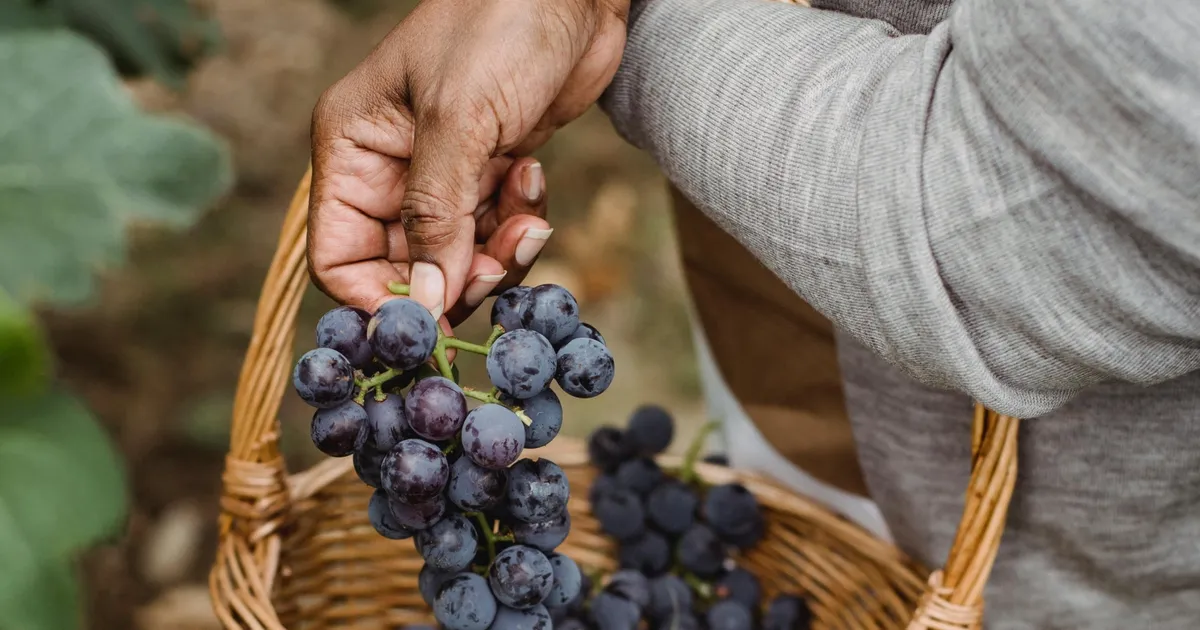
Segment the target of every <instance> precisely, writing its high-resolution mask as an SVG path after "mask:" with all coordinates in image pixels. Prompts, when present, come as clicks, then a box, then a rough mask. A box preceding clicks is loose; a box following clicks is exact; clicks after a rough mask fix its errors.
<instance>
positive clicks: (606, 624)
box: [590, 591, 642, 630]
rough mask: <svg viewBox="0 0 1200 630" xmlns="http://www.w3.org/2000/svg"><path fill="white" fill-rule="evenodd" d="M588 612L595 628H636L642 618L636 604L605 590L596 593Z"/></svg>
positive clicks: (614, 629)
mask: <svg viewBox="0 0 1200 630" xmlns="http://www.w3.org/2000/svg"><path fill="white" fill-rule="evenodd" d="M590 612H591V615H592V624H593V625H594V626H595V627H596V630H637V627H638V622H639V621H641V619H642V610H641V608H639V607H638V605H637V604H635V603H633V602H631V601H629V600H628V599H625V598H624V597H621V596H620V595H615V594H613V593H609V592H607V591H601V592H600V593H597V594H596V597H595V598H593V599H592V607H591V611H590Z"/></svg>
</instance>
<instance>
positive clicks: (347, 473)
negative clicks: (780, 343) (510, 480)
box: [209, 171, 1018, 630]
mask: <svg viewBox="0 0 1200 630" xmlns="http://www.w3.org/2000/svg"><path fill="white" fill-rule="evenodd" d="M310 175H311V171H310V173H309V174H306V175H305V176H304V178H303V179H302V181H301V183H300V185H299V187H298V188H297V190H296V193H295V196H294V198H293V199H292V203H291V205H290V207H289V209H288V212H287V216H286V218H285V220H284V225H283V229H282V233H281V235H280V239H279V245H278V249H277V251H276V253H275V257H274V259H273V261H272V263H271V267H270V269H269V271H268V274H267V278H266V281H265V283H264V285H263V290H262V296H261V298H260V300H259V304H258V311H257V314H256V316H255V321H254V333H253V336H252V338H251V342H250V348H249V349H248V351H247V353H246V358H245V362H244V364H243V367H242V372H241V376H240V379H239V383H238V391H237V396H236V398H235V401H234V410H233V428H232V438H231V444H230V450H229V455H228V456H227V458H226V464H225V473H224V475H223V482H224V492H223V496H222V499H221V515H220V522H219V525H220V543H219V545H218V550H217V557H216V561H215V563H214V566H213V569H212V572H211V574H210V578H209V588H210V592H211V595H212V600H213V606H214V609H215V610H216V613H217V615H218V617H219V618H220V620H221V622H222V624H223V625H224V626H225V627H226V628H230V629H233V628H248V629H254V630H284V629H289V630H325V629H331V630H332V629H337V630H348V629H355V630H383V629H385V628H395V627H399V626H402V625H404V624H410V623H430V622H431V620H432V617H431V615H430V613H429V611H428V609H427V608H426V606H425V605H424V602H423V601H422V599H421V596H420V593H419V592H418V589H417V574H418V572H419V570H420V568H421V565H422V560H421V558H420V556H419V555H417V553H416V551H415V549H414V547H413V545H412V543H411V542H408V541H399V542H397V541H391V540H387V539H385V538H383V537H382V536H379V535H378V534H377V533H376V532H375V530H374V528H372V526H371V525H370V523H369V521H368V520H367V510H366V505H367V501H368V499H369V497H370V494H371V489H370V488H368V487H367V486H366V485H364V484H363V483H362V482H361V481H359V480H358V478H357V476H356V475H355V474H354V471H353V470H352V465H351V462H350V460H349V458H342V459H330V460H327V461H325V462H322V463H321V464H318V465H317V466H314V467H313V468H311V469H309V470H306V471H303V472H300V473H297V474H294V475H290V476H289V475H288V473H287V470H286V468H285V465H284V461H283V458H282V456H281V455H280V450H279V424H278V420H277V417H276V414H277V412H278V410H279V402H280V400H281V398H282V396H283V395H284V392H285V390H286V389H287V383H288V378H289V376H290V373H291V363H292V361H293V356H292V341H293V337H294V334H295V318H296V313H297V311H298V309H299V306H300V298H301V296H302V294H303V293H304V290H305V287H306V286H307V284H308V275H307V270H306V265H305V248H306V217H307V210H308V185H309V178H310ZM1017 424H1018V423H1017V420H1015V419H1013V418H1009V417H1006V416H1000V415H997V414H994V413H992V412H990V411H987V410H985V409H983V408H982V407H977V408H976V414H975V424H974V427H975V429H974V437H973V443H972V453H973V463H972V473H971V478H970V481H969V485H968V487H967V493H966V507H965V509H964V512H963V516H962V520H961V522H960V524H959V529H958V534H957V536H956V539H955V542H954V546H953V548H952V550H951V552H950V557H949V558H948V559H947V562H946V565H945V568H944V569H943V570H941V571H936V572H934V573H932V574H929V573H927V572H926V571H925V570H924V569H922V568H921V567H918V566H916V565H915V564H914V563H912V562H910V561H909V560H907V559H906V558H905V556H904V555H903V554H902V553H901V552H900V551H898V550H897V549H895V548H894V547H892V546H890V545H888V544H886V543H884V542H881V541H879V540H877V539H875V538H873V537H871V535H870V534H868V533H867V532H866V531H865V530H862V529H861V528H859V527H857V526H855V525H853V524H851V523H850V522H848V521H846V520H845V519H843V518H841V517H839V516H837V515H835V514H833V513H832V512H830V511H829V510H827V509H826V508H824V507H822V506H820V505H818V504H816V503H814V502H812V501H809V500H807V499H804V498H803V497H799V496H796V495H795V494H792V493H791V492H789V491H788V490H785V489H783V488H782V487H780V486H778V485H776V484H775V483H773V482H771V481H770V480H767V479H765V478H762V477H760V476H757V475H754V474H748V473H745V472H740V471H735V470H730V469H727V468H722V467H715V466H708V465H703V464H701V465H698V466H697V471H698V472H699V474H700V476H701V477H702V478H703V479H705V480H706V481H708V482H711V483H723V482H727V481H735V480H736V481H739V482H741V483H743V484H745V485H746V487H747V488H749V489H750V490H751V491H753V492H754V493H755V494H756V495H757V496H758V498H759V500H760V502H761V503H762V505H763V508H764V510H765V512H766V514H767V529H766V535H765V537H764V539H763V541H762V542H761V543H760V544H759V545H758V546H757V547H756V548H755V549H753V550H751V551H749V552H747V553H745V554H744V555H743V556H742V558H741V560H740V562H741V564H742V565H743V566H744V567H746V568H747V569H749V570H751V571H752V572H754V573H755V574H756V575H757V576H758V577H759V579H760V580H761V581H762V584H763V587H764V591H766V595H767V596H771V595H774V594H775V593H778V592H790V593H804V594H806V595H807V596H808V597H809V599H810V603H811V605H812V608H813V612H814V614H815V617H816V619H817V621H816V625H815V627H817V628H845V629H848V630H849V629H854V630H857V629H864V630H865V629H868V628H870V629H875V628H879V629H899V628H907V629H909V630H965V629H975V628H979V627H981V625H982V617H983V587H984V584H985V582H986V581H987V577H988V575H989V573H990V572H991V568H992V564H993V562H994V561H995V557H996V551H997V548H998V546H999V541H1000V535H1001V533H1002V531H1003V528H1004V519H1005V515H1006V513H1007V510H1008V504H1009V501H1010V500H1011V497H1012V491H1013V486H1014V484H1015V480H1016V455H1017V448H1016V435H1017V433H1016V430H1017ZM964 446H965V445H964ZM536 455H537V456H544V457H547V458H549V459H552V460H554V461H555V462H556V463H558V464H559V465H560V466H562V468H563V469H564V470H565V471H566V472H567V475H568V477H569V479H570V482H571V495H572V498H571V500H570V503H569V505H568V509H569V510H570V513H571V518H572V530H571V534H570V536H569V537H568V539H567V541H566V542H565V543H564V544H563V546H562V547H560V548H559V551H561V552H563V553H566V554H567V555H569V556H571V557H572V558H574V559H575V560H576V561H577V562H579V563H580V564H581V565H583V566H586V567H589V568H595V569H602V570H610V569H613V568H615V564H616V563H615V560H614V553H615V548H614V547H613V544H612V542H610V541H609V540H608V539H607V538H606V537H605V536H603V535H602V534H601V533H600V528H599V525H598V524H597V523H596V521H595V520H594V519H593V518H592V517H591V516H590V514H589V507H588V505H587V501H586V499H584V498H582V497H586V496H587V491H586V489H587V487H588V485H589V484H590V483H591V480H592V476H593V473H592V471H591V469H590V468H589V467H588V465H587V457H586V453H585V449H584V448H583V445H582V444H581V443H579V442H578V441H576V440H570V439H568V438H559V439H558V440H556V441H555V442H554V443H552V444H551V445H550V446H548V447H546V448H543V449H539V450H538V451H536Z"/></svg>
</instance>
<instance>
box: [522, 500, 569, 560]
mask: <svg viewBox="0 0 1200 630" xmlns="http://www.w3.org/2000/svg"><path fill="white" fill-rule="evenodd" d="M511 522H512V531H513V540H514V541H515V542H516V543H517V544H521V545H527V546H529V547H533V548H534V549H537V550H538V551H541V552H542V553H550V552H551V551H554V550H555V549H556V548H557V547H558V546H559V545H561V544H562V543H563V541H564V540H566V539H567V534H569V533H571V513H570V512H568V511H566V510H563V511H562V514H559V515H558V516H557V517H556V518H552V519H550V520H548V521H543V522H541V523H525V522H523V521H518V520H515V519H513V520H512V521H511Z"/></svg>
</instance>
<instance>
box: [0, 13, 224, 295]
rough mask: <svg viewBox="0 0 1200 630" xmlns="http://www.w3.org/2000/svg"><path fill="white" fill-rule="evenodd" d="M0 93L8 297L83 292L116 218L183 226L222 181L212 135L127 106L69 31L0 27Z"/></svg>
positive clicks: (117, 238) (102, 259)
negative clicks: (9, 30)
mask: <svg viewBox="0 0 1200 630" xmlns="http://www.w3.org/2000/svg"><path fill="white" fill-rule="evenodd" d="M0 102H2V103H4V104H5V112H4V116H3V117H0V146H3V147H4V151H3V152H0V289H4V290H7V291H8V292H9V294H11V295H12V296H13V297H14V298H15V299H17V300H18V301H19V302H28V301H31V300H52V301H58V302H80V301H82V300H85V299H87V298H88V297H89V296H90V294H91V292H92V289H93V282H94V281H93V278H92V273H93V271H95V269H96V267H102V266H108V265H112V264H115V263H117V262H120V261H121V260H122V259H123V257H124V252H125V239H124V233H125V228H126V224H127V223H129V222H131V221H134V220H154V221H162V222H167V223H169V224H171V225H174V226H185V225H188V224H190V223H192V222H194V221H195V220H196V218H197V217H198V216H199V214H200V211H201V210H203V209H204V208H206V207H208V206H210V205H211V204H212V203H213V202H215V201H216V200H217V199H218V198H219V197H220V195H221V194H223V193H224V191H226V190H227V189H228V188H229V186H230V184H231V183H232V169H231V165H230V159H229V154H228V151H227V150H226V148H225V146H224V144H223V143H221V142H220V141H219V140H218V139H216V138H215V137H214V136H213V135H212V134H210V133H209V132H207V131H205V130H203V129H201V128H199V127H196V126H193V125H190V124H187V123H185V122H183V121H179V120H173V119H170V118H166V117H161V116H150V115H147V114H145V113H143V112H141V111H140V110H138V109H137V107H136V106H135V105H134V103H133V102H132V100H131V99H130V97H129V95H128V94H127V93H126V91H125V89H124V87H123V86H122V84H121V83H120V80H119V78H118V77H117V75H116V73H115V72H114V70H113V67H112V65H111V64H110V63H109V61H108V60H107V59H106V58H105V56H104V53H103V52H102V51H101V50H100V49H99V48H97V47H96V46H95V45H94V44H91V43H90V42H88V41H87V40H85V39H83V38H81V37H79V36H77V35H73V34H71V33H67V32H54V31H48V32H21V33H10V34H4V35H0Z"/></svg>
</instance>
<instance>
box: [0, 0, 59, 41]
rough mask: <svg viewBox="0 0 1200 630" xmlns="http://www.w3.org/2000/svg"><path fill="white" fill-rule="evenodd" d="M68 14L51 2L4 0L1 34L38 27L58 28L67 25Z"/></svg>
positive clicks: (0, 7)
mask: <svg viewBox="0 0 1200 630" xmlns="http://www.w3.org/2000/svg"><path fill="white" fill-rule="evenodd" d="M66 23H67V19H66V16H64V15H63V14H62V12H61V11H59V8H58V7H57V6H55V5H52V4H50V3H49V2H35V1H34V0H4V1H3V2H0V34H2V33H4V32H5V31H18V30H25V29H36V28H43V29H44V28H58V27H61V26H64V25H66Z"/></svg>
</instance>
